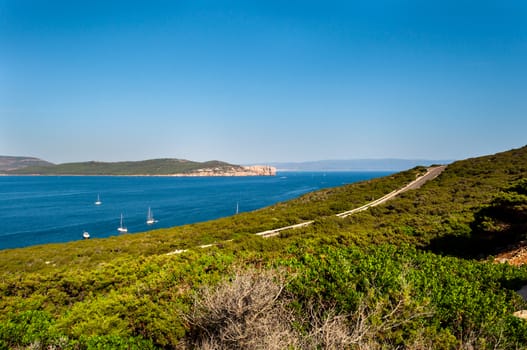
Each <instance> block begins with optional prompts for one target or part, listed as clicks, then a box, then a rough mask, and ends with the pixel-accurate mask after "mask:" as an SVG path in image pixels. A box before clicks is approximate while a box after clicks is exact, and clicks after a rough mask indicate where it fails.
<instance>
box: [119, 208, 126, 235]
mask: <svg viewBox="0 0 527 350" xmlns="http://www.w3.org/2000/svg"><path fill="white" fill-rule="evenodd" d="M117 231H119V232H128V229H127V228H126V227H124V226H123V214H122V213H121V224H120V225H119V227H118V228H117Z"/></svg>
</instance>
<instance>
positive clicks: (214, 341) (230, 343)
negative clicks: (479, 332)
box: [185, 270, 433, 350]
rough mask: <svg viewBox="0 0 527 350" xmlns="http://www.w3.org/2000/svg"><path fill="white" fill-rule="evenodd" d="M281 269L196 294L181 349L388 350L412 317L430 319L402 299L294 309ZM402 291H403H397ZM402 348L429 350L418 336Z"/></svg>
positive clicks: (245, 275) (238, 277)
mask: <svg viewBox="0 0 527 350" xmlns="http://www.w3.org/2000/svg"><path fill="white" fill-rule="evenodd" d="M286 285H287V278H286V277H285V274H284V272H283V271H269V270H246V271H238V272H237V273H236V274H235V276H234V277H233V278H231V279H230V280H229V281H225V282H223V283H221V284H220V285H218V286H217V287H215V288H210V287H207V288H204V289H202V290H201V292H200V293H199V295H196V298H195V302H194V307H193V308H192V310H191V311H190V312H189V313H188V314H187V315H185V318H186V320H187V322H188V324H189V326H190V330H191V331H190V333H189V336H188V337H187V343H186V345H185V347H187V348H191V349H206V350H209V349H218V350H221V349H313V350H314V349H384V348H393V347H392V346H391V344H389V341H390V340H389V338H386V337H384V335H386V334H387V333H389V332H390V331H391V330H393V329H395V328H398V327H400V326H401V325H403V324H405V323H407V322H410V321H411V320H413V319H416V318H425V317H430V316H431V315H432V313H431V312H430V311H429V310H428V308H427V306H419V307H418V306H416V305H414V304H413V303H412V302H411V300H409V299H408V298H406V297H404V296H403V295H404V294H405V293H401V298H400V299H399V300H397V301H395V302H391V303H389V302H379V301H377V302H374V301H373V296H372V295H370V296H366V297H364V299H363V300H362V302H361V303H360V304H359V307H358V309H357V310H356V311H355V312H354V313H353V314H337V313H336V312H335V309H334V308H332V307H330V306H327V305H321V304H320V303H314V302H313V303H310V304H309V305H308V306H307V307H305V308H304V310H302V312H298V311H294V309H293V308H292V306H291V301H292V298H291V296H290V295H289V293H288V292H287V291H286V290H285V287H286ZM403 292H404V291H403ZM414 338H415V339H414V340H413V341H412V342H411V344H410V346H409V347H406V348H407V349H432V348H433V347H432V344H427V342H426V337H425V336H424V335H419V334H418V335H417V336H414Z"/></svg>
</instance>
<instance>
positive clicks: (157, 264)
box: [0, 147, 527, 349]
mask: <svg viewBox="0 0 527 350" xmlns="http://www.w3.org/2000/svg"><path fill="white" fill-rule="evenodd" d="M423 171H424V169H423V168H415V169H411V170H409V171H406V172H402V173H399V174H395V175H392V176H389V177H386V178H382V179H374V180H370V181H366V182H362V183H357V184H351V185H347V186H343V187H339V188H333V189H327V190H322V191H318V192H313V193H310V194H307V195H304V196H302V197H299V198H298V199H296V200H293V201H289V202H286V203H278V204H276V205H274V206H271V207H268V208H265V209H261V210H258V211H255V212H252V213H245V214H240V215H236V216H234V217H230V218H224V219H221V220H215V221H210V222H205V223H200V224H195V225H188V226H183V227H176V228H172V229H165V230H157V231H151V232H147V233H143V234H135V235H126V236H121V237H115V238H109V239H104V240H89V241H82V242H73V243H68V244H53V245H45V246H39V247H30V248H24V249H13V250H5V251H1V252H0V267H1V271H2V272H1V275H0V297H1V300H0V310H1V312H0V322H1V323H0V348H32V349H38V348H42V349H45V348H55V349H103V348H118V349H119V348H120V349H149V348H152V349H153V348H166V349H171V348H214V349H235V348H238V349H254V348H262V349H271V348H275V349H283V348H288V347H289V348H299V349H318V348H335V349H337V348H339V349H340V348H352V349H355V348H357V349H375V348H379V349H380V348H397V347H399V348H408V349H427V348H429V349H456V348H464V349H472V348H478V349H485V348H489V349H490V348H492V349H495V348H502V349H510V348H513V349H514V348H526V347H527V345H526V344H527V322H526V321H525V320H522V319H519V318H516V317H514V316H513V315H512V313H513V312H514V311H517V310H520V309H522V308H527V304H526V302H525V301H523V299H522V298H521V297H520V296H519V295H518V294H516V293H515V290H517V289H519V288H520V287H521V286H522V285H525V284H527V268H525V267H514V266H510V265H508V264H496V263H494V262H493V261H492V257H489V256H488V254H489V253H490V251H488V250H485V249H481V250H479V251H477V249H474V248H473V247H474V244H475V243H477V244H476V246H481V247H483V245H478V244H479V243H478V242H480V243H481V242H482V240H488V237H495V236H499V235H501V234H503V233H505V234H506V235H507V234H508V233H509V232H513V233H511V234H510V235H508V236H507V237H512V238H511V239H507V240H506V243H507V244H512V243H513V244H520V243H519V242H521V240H522V239H524V237H525V225H524V224H522V223H524V222H525V221H524V219H525V217H526V212H527V208H526V205H525V197H524V196H525V195H526V193H525V183H526V182H525V179H526V178H527V147H524V148H521V149H517V150H512V151H509V152H504V153H501V154H497V155H493V156H487V157H481V158H474V159H468V160H465V161H460V162H456V163H453V164H451V165H449V166H448V167H447V169H446V170H445V171H444V172H443V173H442V174H441V175H440V176H439V177H438V178H437V179H435V180H434V181H431V182H429V183H427V184H425V185H424V186H423V187H422V188H420V189H419V190H413V191H409V192H406V193H404V194H402V195H401V196H400V197H398V198H396V199H393V200H391V201H389V202H387V203H386V204H384V205H382V206H379V207H374V208H371V209H370V210H368V211H364V212H361V213H358V214H355V215H353V216H350V217H347V218H345V219H340V218H337V217H335V216H334V215H333V214H335V213H338V212H342V211H345V210H349V209H352V208H354V207H358V206H360V205H363V204H365V203H367V202H368V201H370V200H371V199H372V198H378V197H380V196H382V195H384V194H386V193H389V192H391V191H392V190H394V189H396V188H399V187H401V186H402V185H404V184H405V183H407V182H409V181H411V180H412V179H414V178H415V177H416V176H417V175H418V174H420V173H422V172H423ZM305 220H315V223H314V224H313V225H310V226H307V227H304V228H301V229H295V230H290V231H285V232H283V233H282V234H281V235H280V236H279V237H275V238H269V239H264V238H260V237H257V236H254V235H252V233H255V232H259V231H262V230H267V229H271V228H277V227H280V226H284V225H290V224H294V223H299V222H302V221H305ZM522 232H523V235H522ZM482 237H483V238H482ZM210 243H217V244H216V245H214V246H212V247H209V248H196V247H197V246H198V245H201V244H210ZM178 249H189V250H187V251H185V252H183V253H180V254H166V253H168V252H172V251H175V250H178ZM492 253H496V251H493V252H492Z"/></svg>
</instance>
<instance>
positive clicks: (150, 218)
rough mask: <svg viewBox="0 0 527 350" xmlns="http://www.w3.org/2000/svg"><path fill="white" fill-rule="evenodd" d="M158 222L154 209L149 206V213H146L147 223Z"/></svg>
mask: <svg viewBox="0 0 527 350" xmlns="http://www.w3.org/2000/svg"><path fill="white" fill-rule="evenodd" d="M156 222H157V220H156V219H154V213H153V212H152V209H150V207H148V214H147V215H146V224H147V225H153V224H155V223H156Z"/></svg>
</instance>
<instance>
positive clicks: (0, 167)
mask: <svg viewBox="0 0 527 350" xmlns="http://www.w3.org/2000/svg"><path fill="white" fill-rule="evenodd" d="M50 165H53V163H50V162H47V161H45V160H42V159H39V158H34V157H11V156H0V171H9V170H15V169H22V168H26V167H30V166H31V167H32V166H38V167H45V166H50Z"/></svg>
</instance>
